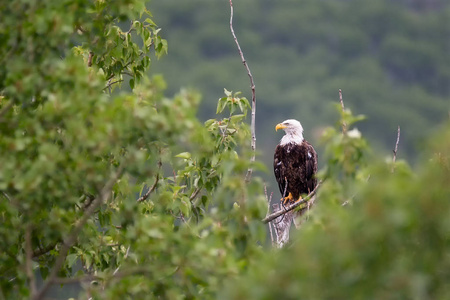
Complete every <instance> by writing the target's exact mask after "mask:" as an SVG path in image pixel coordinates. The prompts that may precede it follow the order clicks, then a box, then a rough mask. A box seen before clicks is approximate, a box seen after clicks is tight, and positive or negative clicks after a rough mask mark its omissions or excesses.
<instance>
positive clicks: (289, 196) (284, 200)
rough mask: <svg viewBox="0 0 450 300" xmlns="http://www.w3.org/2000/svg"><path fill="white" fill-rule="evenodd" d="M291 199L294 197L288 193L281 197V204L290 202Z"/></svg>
mask: <svg viewBox="0 0 450 300" xmlns="http://www.w3.org/2000/svg"><path fill="white" fill-rule="evenodd" d="M293 199H294V197H292V194H291V193H289V195H288V196H287V197H284V198H281V202H283V205H286V204H288V203H289V202H291V201H292V200H293Z"/></svg>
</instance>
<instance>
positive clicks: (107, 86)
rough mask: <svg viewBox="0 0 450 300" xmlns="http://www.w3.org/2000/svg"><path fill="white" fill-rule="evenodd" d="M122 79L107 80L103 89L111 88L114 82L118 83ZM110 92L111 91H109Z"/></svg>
mask: <svg viewBox="0 0 450 300" xmlns="http://www.w3.org/2000/svg"><path fill="white" fill-rule="evenodd" d="M122 81H123V79H119V80H116V81H112V82H108V85H106V86H105V87H104V88H103V90H106V89H109V88H111V86H113V85H114V84H116V83H119V82H122ZM110 92H111V91H110Z"/></svg>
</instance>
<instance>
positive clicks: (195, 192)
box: [189, 188, 202, 201]
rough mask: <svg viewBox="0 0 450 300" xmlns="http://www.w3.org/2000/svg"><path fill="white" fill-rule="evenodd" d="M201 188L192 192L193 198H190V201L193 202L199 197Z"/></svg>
mask: <svg viewBox="0 0 450 300" xmlns="http://www.w3.org/2000/svg"><path fill="white" fill-rule="evenodd" d="M201 190H202V189H201V188H197V189H195V191H193V192H192V194H191V196H190V197H189V201H192V200H194V199H195V197H197V195H198V193H199V192H200V191H201Z"/></svg>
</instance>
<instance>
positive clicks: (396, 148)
mask: <svg viewBox="0 0 450 300" xmlns="http://www.w3.org/2000/svg"><path fill="white" fill-rule="evenodd" d="M399 142H400V126H397V141H396V142H395V148H394V150H392V152H394V155H393V157H392V163H393V164H392V170H391V171H392V172H394V169H395V160H396V159H397V150H398V143H399Z"/></svg>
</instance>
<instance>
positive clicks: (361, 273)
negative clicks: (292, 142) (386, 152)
mask: <svg viewBox="0 0 450 300" xmlns="http://www.w3.org/2000/svg"><path fill="white" fill-rule="evenodd" d="M345 119H347V120H348V118H344V119H343V120H345ZM330 131H331V129H330ZM333 132H334V133H333V134H330V133H328V134H329V136H328V137H329V138H332V142H331V143H330V144H329V145H328V147H329V148H330V150H334V152H329V154H328V161H329V164H331V165H332V166H333V170H335V171H333V172H332V171H330V170H328V172H325V175H326V176H325V179H324V183H323V184H322V185H321V187H320V189H319V194H318V200H317V202H316V203H317V204H316V207H315V208H314V210H313V211H312V212H311V213H310V214H309V215H308V217H309V220H308V222H305V223H304V224H303V226H302V228H301V230H300V231H298V232H297V233H296V235H295V237H294V240H293V242H292V244H291V245H290V247H285V248H284V249H283V250H282V251H279V252H275V251H273V252H270V253H269V254H268V255H266V256H265V257H264V260H261V261H260V263H259V264H257V265H255V266H253V267H252V268H251V269H250V270H249V272H248V273H247V274H246V275H244V276H240V277H239V278H238V279H236V280H234V279H233V280H229V281H228V283H227V284H226V286H225V288H224V289H223V290H222V292H221V293H220V297H219V299H272V298H282V299H298V298H299V297H301V298H307V299H335V298H339V299H341V298H345V299H346V298H355V299H366V298H368V297H369V298H375V299H379V298H383V299H398V298H418V299H419V298H420V299H446V298H448V297H449V296H450V288H449V286H448V279H449V278H450V272H449V270H450V269H449V267H450V260H449V256H448V253H449V250H450V224H449V221H448V217H447V216H448V214H449V213H450V205H449V201H448V199H449V197H450V189H449V184H448V183H449V182H448V178H450V177H449V175H450V173H449V172H450V168H449V163H448V162H449V158H450V148H449V143H448V137H449V134H450V126H449V124H447V125H446V126H445V128H443V129H442V130H441V131H440V134H439V135H437V136H436V137H435V138H433V139H432V140H431V141H430V144H431V145H432V146H431V147H430V148H429V151H430V152H428V153H427V155H431V157H432V159H429V160H425V162H424V163H422V164H421V166H420V167H418V168H417V170H416V171H412V170H411V169H410V168H409V167H408V165H407V164H406V163H405V162H398V163H396V168H395V171H393V169H392V163H386V162H380V161H375V162H374V163H370V164H366V165H360V164H359V161H360V159H356V160H351V161H350V162H344V160H343V158H344V157H346V154H345V151H341V150H340V148H344V149H345V148H347V149H349V148H350V149H356V148H357V149H358V150H359V151H362V150H364V148H365V143H362V141H359V142H355V141H354V138H352V139H350V140H346V138H345V136H343V134H342V133H341V132H340V131H339V127H337V128H336V129H334V131H333ZM347 134H348V133H347ZM360 139H362V137H359V138H358V140H360ZM336 140H339V141H340V142H339V143H338V142H336ZM350 164H351V165H350ZM349 169H351V170H353V172H348V171H349ZM336 170H338V172H337V171H336ZM355 174H356V176H355ZM361 175H365V176H361ZM367 175H368V176H367ZM343 204H344V205H343Z"/></svg>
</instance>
